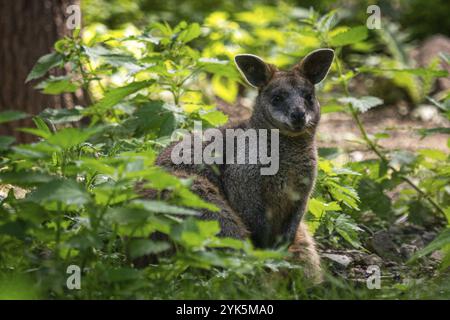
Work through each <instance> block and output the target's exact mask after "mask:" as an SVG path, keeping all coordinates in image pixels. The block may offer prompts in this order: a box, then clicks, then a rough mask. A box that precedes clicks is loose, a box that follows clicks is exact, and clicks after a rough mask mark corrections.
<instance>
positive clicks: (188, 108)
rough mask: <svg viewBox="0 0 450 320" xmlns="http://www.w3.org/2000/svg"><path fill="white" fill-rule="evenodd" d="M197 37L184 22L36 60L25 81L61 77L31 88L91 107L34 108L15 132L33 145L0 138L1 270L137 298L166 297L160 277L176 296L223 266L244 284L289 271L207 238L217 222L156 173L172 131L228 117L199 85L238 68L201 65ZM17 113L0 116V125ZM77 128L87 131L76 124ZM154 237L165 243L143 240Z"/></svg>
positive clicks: (277, 258)
mask: <svg viewBox="0 0 450 320" xmlns="http://www.w3.org/2000/svg"><path fill="white" fill-rule="evenodd" d="M200 35H201V28H200V26H199V25H198V24H190V25H188V24H186V23H181V24H179V25H178V26H176V27H175V28H171V27H170V26H169V25H164V24H155V25H154V26H153V27H152V28H151V29H149V30H148V31H145V32H143V33H140V34H136V35H132V36H126V37H116V38H109V37H108V35H104V38H103V39H100V40H99V39H96V40H92V41H90V42H89V43H87V44H86V43H85V41H83V40H82V39H81V37H80V36H79V34H78V33H75V34H74V37H67V38H65V39H62V40H60V41H58V42H57V43H56V44H55V52H54V53H51V54H49V55H46V56H44V57H42V58H41V59H39V61H38V62H37V64H36V65H35V67H34V68H33V70H32V71H31V73H30V76H29V78H28V80H32V79H37V78H40V77H42V76H44V75H45V74H46V73H47V71H48V70H50V69H52V68H63V67H65V68H66V70H70V72H69V73H68V74H67V75H66V76H64V77H49V78H48V79H46V80H43V81H42V82H41V83H40V84H39V85H38V89H40V90H42V91H43V92H44V93H46V94H60V93H63V92H74V91H75V90H85V92H88V93H89V94H90V99H92V104H91V105H89V106H84V107H81V106H77V107H76V108H74V109H70V110H65V109H61V110H53V109H46V110H44V111H43V112H42V113H41V114H40V115H39V116H36V117H34V118H33V121H34V123H35V125H36V127H35V128H22V129H20V130H22V131H24V132H27V133H29V134H33V135H35V136H37V137H38V142H36V143H31V144H19V145H14V146H10V144H11V142H12V141H11V139H10V138H6V137H4V138H2V141H4V142H5V143H3V145H2V151H1V152H2V163H1V171H0V182H1V184H2V188H6V189H5V190H6V191H7V192H5V193H4V197H2V199H1V206H0V245H1V247H2V251H1V253H0V268H1V270H2V272H6V273H10V274H15V275H17V274H22V273H23V272H24V271H25V270H28V271H27V274H28V275H30V276H31V277H33V279H34V280H30V281H31V282H33V283H36V281H35V279H38V281H37V283H38V284H39V288H41V289H42V288H43V289H44V290H48V291H50V293H51V294H52V295H54V296H61V295H62V294H63V293H65V294H67V288H66V287H65V283H66V281H65V277H66V272H65V270H66V268H67V267H68V266H69V265H72V264H73V265H77V266H79V267H80V268H81V270H83V272H84V273H85V274H84V277H85V278H84V279H85V281H83V283H84V285H85V289H87V290H83V291H80V292H78V293H73V294H74V295H78V296H83V297H86V296H88V297H107V296H108V295H110V296H111V297H136V295H139V290H138V289H142V290H143V291H142V292H147V295H144V296H147V297H149V296H150V297H151V296H153V295H154V294H155V292H160V293H158V294H161V295H163V294H164V293H163V291H162V290H161V281H162V282H164V283H165V285H163V287H164V289H165V290H167V293H165V294H167V295H169V296H170V294H171V293H170V292H171V291H170V290H176V286H175V284H171V281H174V280H175V279H177V278H179V277H185V276H186V272H191V273H192V274H195V273H196V272H197V273H198V272H199V271H198V270H210V271H209V272H210V273H209V274H210V275H215V274H216V272H219V271H220V270H226V273H227V274H228V275H229V276H233V275H240V276H241V277H244V276H245V275H246V274H254V273H255V272H258V270H259V271H261V272H265V271H264V270H266V269H267V266H269V267H270V269H272V270H273V269H276V268H278V267H282V268H290V269H297V268H298V267H297V266H295V265H292V264H290V263H289V262H287V261H285V260H284V258H285V257H286V254H287V253H286V251H285V249H280V250H279V251H261V250H255V249H253V247H252V245H251V244H250V243H249V242H243V241H237V240H233V239H222V238H218V237H216V234H217V233H218V232H219V226H218V223H217V222H215V221H198V220H197V219H194V218H193V217H194V216H195V215H196V214H197V212H196V208H209V209H211V210H214V209H215V207H214V206H212V205H211V204H209V203H206V202H204V201H202V200H201V199H200V198H199V197H198V196H196V195H195V194H193V193H192V192H191V191H190V189H189V186H190V183H191V181H190V180H189V179H177V178H175V177H174V176H171V175H170V174H168V173H166V172H165V171H164V170H163V169H161V168H159V167H156V166H154V160H155V157H156V155H157V152H158V151H159V150H160V148H161V146H164V145H165V144H167V142H168V141H169V138H170V135H171V134H172V132H173V131H174V130H175V129H176V128H189V127H190V126H191V124H192V122H193V121H194V120H200V121H202V122H203V125H205V126H217V125H221V124H223V123H225V122H226V120H227V118H226V116H225V115H223V114H222V113H221V112H219V111H217V110H215V108H214V107H213V106H212V105H211V104H210V103H209V102H208V97H207V96H206V95H204V94H203V92H202V87H201V86H200V85H199V83H198V81H199V79H200V80H201V79H205V78H206V77H208V76H209V74H221V75H226V76H227V77H230V78H233V79H234V77H235V76H236V71H234V68H232V67H230V65H229V64H228V62H224V61H218V60H213V59H202V58H201V56H200V54H199V52H198V51H196V50H194V49H193V48H192V47H190V46H189V45H188V44H189V42H191V41H192V40H194V39H196V38H197V37H199V36H200ZM130 48H134V49H135V50H134V51H133V52H131V50H129V49H130ZM25 116H26V115H24V114H21V113H19V112H14V111H10V112H4V113H1V114H0V121H1V122H4V121H10V120H15V119H18V118H21V117H25ZM80 120H81V121H83V122H84V123H85V124H86V125H85V126H83V127H80V126H79V125H78V123H79V121H80ZM139 183H140V184H141V187H144V188H151V189H154V190H163V189H169V190H171V191H172V192H171V197H170V199H168V200H165V201H159V200H145V199H142V198H139V195H138V194H137V191H136V190H137V188H136V185H137V184H139ZM156 231H157V232H161V233H163V234H166V235H167V236H168V239H169V240H170V241H162V240H161V241H154V240H150V239H148V235H149V234H151V233H152V232H156ZM216 248H220V250H216ZM166 251H168V252H172V253H173V254H168V255H164V252H166ZM18 253H19V254H18ZM149 254H161V258H160V260H159V264H157V265H152V267H147V268H144V269H142V270H138V269H135V268H134V264H133V261H135V259H138V258H140V257H142V256H145V255H149ZM218 268H219V269H218ZM196 270H197V271H196ZM199 275H203V276H204V277H205V274H202V273H199ZM192 276H193V275H192ZM143 279H147V280H154V281H142V280H143ZM205 279H207V277H206V278H205ZM2 281H3V280H2ZM24 281H26V280H24ZM205 281H206V280H205ZM157 283H159V285H160V287H157V285H156V284H157ZM167 284H169V285H167ZM39 288H37V289H36V290H37V291H36V292H39ZM106 288H107V290H106ZM136 290H137V291H136ZM102 292H103V293H102ZM148 292H150V294H149V293H148ZM173 292H175V291H173ZM173 292H172V294H173ZM36 294H38V293H36ZM144 296H143V297H144Z"/></svg>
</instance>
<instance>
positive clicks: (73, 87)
mask: <svg viewBox="0 0 450 320" xmlns="http://www.w3.org/2000/svg"><path fill="white" fill-rule="evenodd" d="M35 88H36V89H41V90H42V92H43V93H45V94H51V95H58V94H61V93H64V92H75V91H77V89H78V88H79V85H77V84H75V83H73V82H71V81H70V79H69V78H68V77H51V78H50V79H48V80H45V81H42V82H41V83H39V84H38V85H37V86H36V87H35Z"/></svg>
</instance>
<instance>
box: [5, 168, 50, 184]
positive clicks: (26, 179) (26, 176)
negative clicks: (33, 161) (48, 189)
mask: <svg viewBox="0 0 450 320" xmlns="http://www.w3.org/2000/svg"><path fill="white" fill-rule="evenodd" d="M54 179H55V177H53V176H50V175H47V174H44V173H39V172H32V171H18V172H3V173H0V181H1V182H2V183H8V184H12V185H16V186H22V187H30V186H34V185H37V184H42V183H48V182H51V181H53V180H54Z"/></svg>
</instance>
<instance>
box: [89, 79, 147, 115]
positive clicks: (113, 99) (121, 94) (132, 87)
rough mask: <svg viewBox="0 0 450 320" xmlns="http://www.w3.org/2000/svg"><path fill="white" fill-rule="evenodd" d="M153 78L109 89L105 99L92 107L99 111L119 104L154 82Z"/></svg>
mask: <svg viewBox="0 0 450 320" xmlns="http://www.w3.org/2000/svg"><path fill="white" fill-rule="evenodd" d="M153 82H154V81H153V80H147V81H139V82H132V83H130V84H128V85H126V86H123V87H120V88H115V89H112V90H110V91H108V92H107V93H106V94H105V96H104V97H103V99H101V100H100V101H99V102H97V103H96V104H94V105H93V106H92V107H91V108H92V109H94V110H97V111H100V110H105V109H109V108H111V107H113V106H115V105H116V104H118V103H119V102H120V101H121V100H122V99H124V98H125V97H127V96H129V95H130V94H133V93H135V92H137V91H139V90H141V89H144V88H146V87H148V86H149V85H150V84H152V83H153Z"/></svg>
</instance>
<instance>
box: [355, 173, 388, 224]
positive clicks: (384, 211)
mask: <svg viewBox="0 0 450 320" xmlns="http://www.w3.org/2000/svg"><path fill="white" fill-rule="evenodd" d="M358 194H359V196H360V198H361V207H362V208H361V209H371V210H372V211H373V212H374V213H375V214H376V215H378V216H380V217H382V218H384V219H392V218H393V212H392V207H391V199H390V198H389V197H388V196H387V195H385V194H384V191H383V188H382V187H381V185H380V184H379V183H377V182H375V181H373V180H371V179H368V178H363V179H361V181H360V182H359V187H358Z"/></svg>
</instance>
